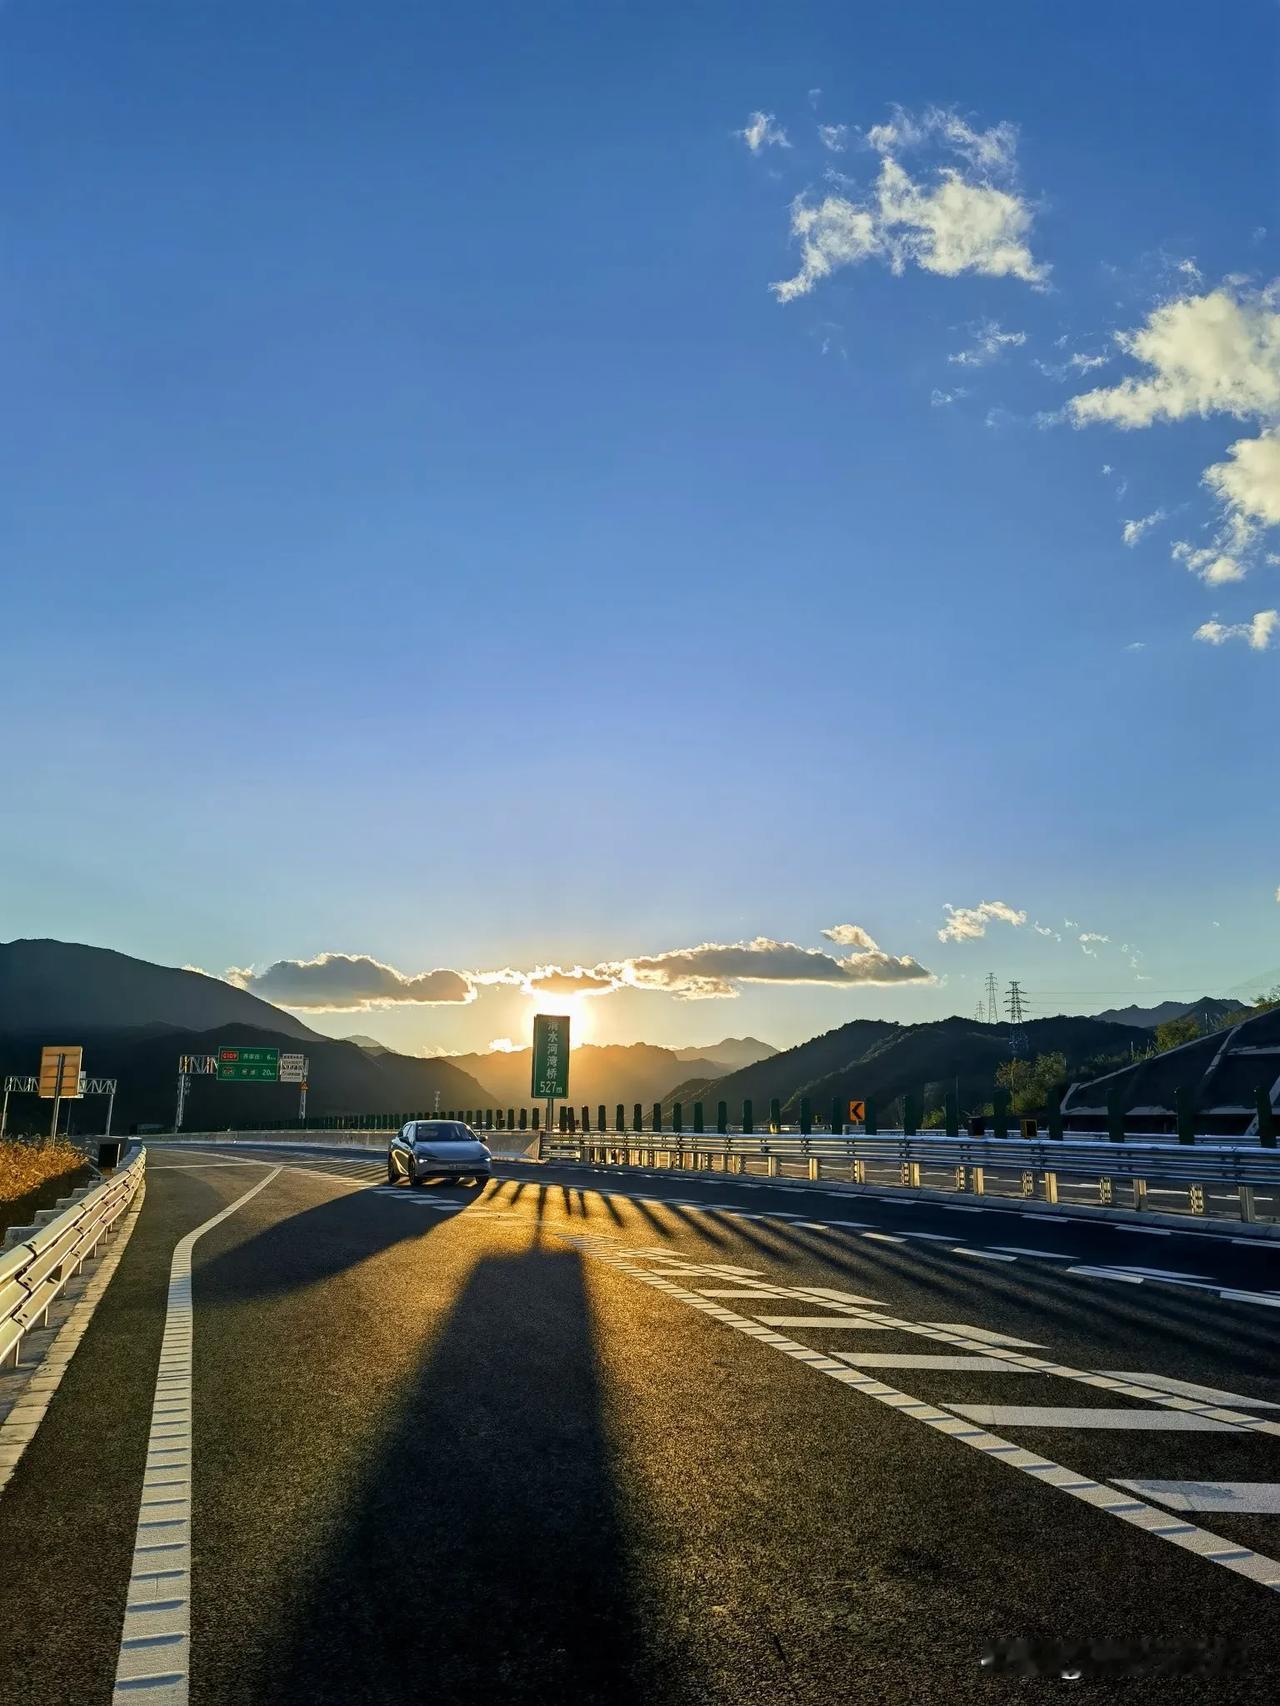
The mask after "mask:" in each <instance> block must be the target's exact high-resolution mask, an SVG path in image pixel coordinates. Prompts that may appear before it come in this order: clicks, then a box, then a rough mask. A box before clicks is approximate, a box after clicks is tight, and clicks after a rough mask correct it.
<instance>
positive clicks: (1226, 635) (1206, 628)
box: [1192, 610, 1280, 652]
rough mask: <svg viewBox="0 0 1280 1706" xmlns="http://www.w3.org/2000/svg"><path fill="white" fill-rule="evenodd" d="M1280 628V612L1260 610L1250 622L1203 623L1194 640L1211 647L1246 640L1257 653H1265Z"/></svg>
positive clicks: (1215, 621)
mask: <svg viewBox="0 0 1280 1706" xmlns="http://www.w3.org/2000/svg"><path fill="white" fill-rule="evenodd" d="M1277 628H1280V611H1277V610H1259V611H1258V612H1257V614H1256V615H1255V616H1254V617H1253V618H1252V619H1251V620H1250V621H1248V622H1226V623H1223V622H1219V621H1217V620H1214V621H1212V622H1202V623H1201V624H1200V626H1199V627H1198V628H1197V629H1196V631H1195V634H1194V635H1193V636H1192V638H1193V639H1197V640H1204V641H1205V642H1206V643H1207V644H1208V645H1211V646H1222V645H1225V644H1226V642H1227V641H1228V640H1244V641H1245V642H1246V643H1247V644H1248V645H1249V646H1251V647H1252V649H1253V650H1254V651H1255V652H1265V651H1266V650H1267V648H1268V647H1269V646H1270V644H1271V642H1272V639H1273V638H1274V636H1275V633H1276V630H1277Z"/></svg>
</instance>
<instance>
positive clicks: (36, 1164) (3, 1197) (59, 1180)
mask: <svg viewBox="0 0 1280 1706" xmlns="http://www.w3.org/2000/svg"><path fill="white" fill-rule="evenodd" d="M87 1176H88V1164H87V1162H86V1161H85V1157H84V1151H83V1150H80V1149H75V1148H73V1147H72V1145H71V1144H69V1143H48V1142H45V1143H11V1142H0V1231H3V1229H4V1228H5V1227H6V1226H21V1225H22V1224H23V1223H24V1221H25V1220H26V1219H27V1218H28V1217H29V1216H30V1215H32V1214H35V1213H37V1212H38V1211H39V1210H40V1209H41V1208H46V1207H50V1206H51V1205H52V1204H53V1202H54V1201H55V1199H56V1198H57V1197H60V1196H65V1195H66V1193H67V1192H68V1191H69V1190H72V1189H73V1188H74V1187H75V1186H76V1185H77V1184H80V1183H82V1182H83V1181H84V1179H85V1178H87Z"/></svg>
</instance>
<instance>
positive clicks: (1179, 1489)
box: [1116, 1481, 1280, 1516]
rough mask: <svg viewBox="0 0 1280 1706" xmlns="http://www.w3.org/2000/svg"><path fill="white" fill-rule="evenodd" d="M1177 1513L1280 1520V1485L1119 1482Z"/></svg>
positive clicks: (1132, 1491) (1258, 1483) (1118, 1483)
mask: <svg viewBox="0 0 1280 1706" xmlns="http://www.w3.org/2000/svg"><path fill="white" fill-rule="evenodd" d="M1116 1486H1117V1487H1128V1489H1129V1491H1130V1492H1131V1493H1142V1494H1144V1495H1145V1496H1146V1497H1147V1498H1151V1499H1155V1500H1156V1501H1157V1503H1159V1504H1162V1505H1168V1506H1169V1509H1170V1510H1175V1511H1225V1512H1227V1513H1228V1514H1231V1513H1233V1512H1236V1513H1238V1514H1239V1515H1241V1516H1280V1481H1117V1482H1116Z"/></svg>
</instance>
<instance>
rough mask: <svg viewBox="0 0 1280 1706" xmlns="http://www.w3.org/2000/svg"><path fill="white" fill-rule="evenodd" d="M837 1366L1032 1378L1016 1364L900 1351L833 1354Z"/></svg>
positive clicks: (985, 1358) (994, 1359)
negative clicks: (1025, 1375) (1018, 1375)
mask: <svg viewBox="0 0 1280 1706" xmlns="http://www.w3.org/2000/svg"><path fill="white" fill-rule="evenodd" d="M836 1355H837V1356H838V1357H839V1358H840V1360H841V1362H850V1363H852V1364H853V1365H854V1367H855V1368H934V1369H941V1370H942V1371H943V1372H945V1373H948V1374H959V1373H963V1372H966V1371H967V1372H968V1373H970V1374H1034V1373H1035V1370H1034V1369H1031V1368H1022V1367H1021V1366H1020V1365H1019V1364H1018V1363H1016V1362H1001V1361H1000V1360H999V1359H998V1358H996V1357H979V1356H954V1357H952V1356H929V1355H927V1354H923V1353H921V1354H916V1353H915V1352H911V1351H908V1352H902V1351H870V1352H866V1353H863V1352H856V1351H837V1352H836Z"/></svg>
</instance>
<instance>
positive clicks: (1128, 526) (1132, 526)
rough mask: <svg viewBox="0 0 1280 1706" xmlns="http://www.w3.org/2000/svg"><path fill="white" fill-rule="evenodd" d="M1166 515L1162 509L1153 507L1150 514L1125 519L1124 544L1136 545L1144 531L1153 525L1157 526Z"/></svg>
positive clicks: (1147, 530)
mask: <svg viewBox="0 0 1280 1706" xmlns="http://www.w3.org/2000/svg"><path fill="white" fill-rule="evenodd" d="M1167 519H1168V517H1167V516H1166V515H1165V512H1164V511H1163V510H1162V509H1153V510H1152V512H1151V514H1150V515H1144V516H1140V517H1139V518H1138V520H1137V521H1126V522H1125V524H1124V542H1125V544H1126V545H1136V544H1137V543H1138V541H1139V539H1141V538H1142V535H1143V534H1144V533H1147V532H1149V531H1150V530H1151V528H1153V527H1159V525H1160V523H1161V522H1162V521H1166V520H1167Z"/></svg>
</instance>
